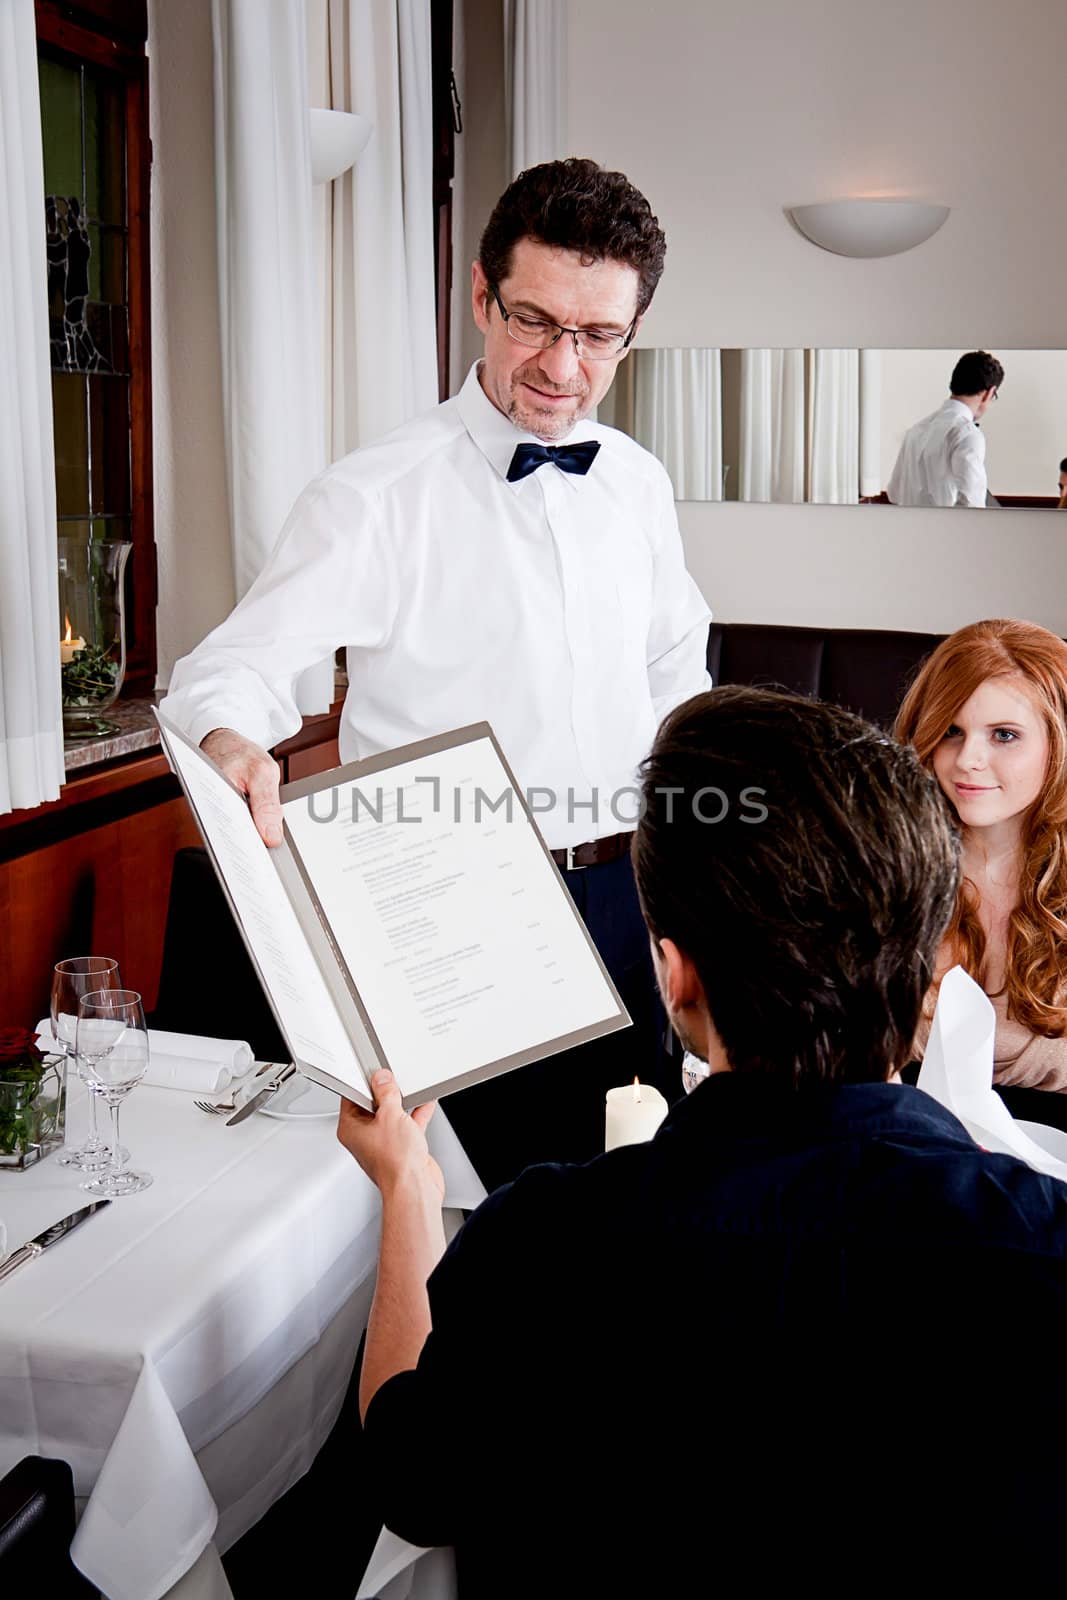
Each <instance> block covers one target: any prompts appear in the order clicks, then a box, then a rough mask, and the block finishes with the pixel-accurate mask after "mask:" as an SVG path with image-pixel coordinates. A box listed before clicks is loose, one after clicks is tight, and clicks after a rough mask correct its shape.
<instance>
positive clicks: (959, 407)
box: [941, 395, 978, 427]
mask: <svg viewBox="0 0 1067 1600" xmlns="http://www.w3.org/2000/svg"><path fill="white" fill-rule="evenodd" d="M941 409H942V411H954V412H956V413H958V415H959V416H961V417H966V418H967V421H968V422H974V425H975V427H977V426H978V424H977V422H975V419H974V412H973V411H972V410H971V408H970V406H969V405H967V404H966V403H965V402H964V401H963V400H957V399H956V398H955V396H954V395H950V396H949V398H948V399H947V400H946V401H945V403H944V405H943V406H942V407H941Z"/></svg>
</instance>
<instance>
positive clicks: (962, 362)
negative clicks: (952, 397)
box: [949, 350, 1004, 394]
mask: <svg viewBox="0 0 1067 1600" xmlns="http://www.w3.org/2000/svg"><path fill="white" fill-rule="evenodd" d="M1003 382H1004V368H1003V367H1002V366H1001V364H1000V362H999V361H998V360H997V358H996V356H991V355H990V354H989V351H988V350H968V352H967V354H966V355H965V356H960V359H959V360H958V361H957V362H956V365H955V366H954V367H953V369H952V377H951V379H950V380H949V392H950V393H951V394H981V393H982V390H983V389H999V388H1000V386H1001V384H1002V383H1003Z"/></svg>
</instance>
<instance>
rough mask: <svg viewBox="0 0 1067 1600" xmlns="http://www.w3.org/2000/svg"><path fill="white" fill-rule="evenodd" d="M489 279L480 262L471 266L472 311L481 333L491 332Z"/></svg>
mask: <svg viewBox="0 0 1067 1600" xmlns="http://www.w3.org/2000/svg"><path fill="white" fill-rule="evenodd" d="M489 296H490V290H489V279H488V278H487V277H486V275H485V271H484V269H483V267H482V264H481V262H480V261H475V262H473V263H472V264H471V310H472V311H473V312H474V322H475V326H476V327H477V329H478V331H479V332H480V333H488V332H489Z"/></svg>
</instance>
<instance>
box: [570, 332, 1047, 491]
mask: <svg viewBox="0 0 1067 1600" xmlns="http://www.w3.org/2000/svg"><path fill="white" fill-rule="evenodd" d="M961 354H962V352H960V351H958V350H713V349H695V350H644V349H638V350H633V351H631V353H630V358H629V360H627V361H624V362H623V363H622V364H621V366H620V368H619V371H618V373H617V375H616V378H615V382H614V384H613V386H612V388H611V390H610V392H609V394H608V395H607V397H606V399H605V400H603V401H602V402H601V404H600V407H599V411H598V416H599V420H600V421H601V422H604V423H607V424H608V426H610V427H616V428H621V429H622V430H623V432H625V433H628V434H630V435H631V436H632V437H633V438H635V439H636V440H637V441H638V443H639V444H643V445H644V446H645V448H646V449H648V450H651V451H652V453H653V454H654V455H656V456H658V457H659V458H660V460H661V461H662V462H663V464H664V466H665V467H666V469H667V471H668V473H669V474H670V477H671V481H672V482H673V484H674V492H675V496H676V498H677V499H679V500H748V501H762V502H781V503H785V504H794V505H795V504H803V503H809V504H818V505H856V504H859V503H864V502H868V503H875V504H889V499H888V496H887V494H886V490H887V488H888V485H889V483H890V479H891V478H892V477H893V469H894V466H895V464H896V462H897V458H898V456H899V455H900V451H901V446H902V444H903V441H904V437H905V435H906V434H907V433H908V431H909V429H911V428H913V427H914V426H915V425H916V424H918V423H923V424H925V425H927V426H928V431H929V434H930V438H931V441H932V442H931V446H930V447H931V448H933V442H936V446H937V448H938V449H940V450H941V451H942V454H943V457H944V464H943V466H939V467H937V468H936V471H937V472H938V473H940V475H941V480H942V482H941V483H940V484H937V483H935V485H934V489H933V492H932V493H931V492H930V491H929V490H928V489H926V488H924V489H922V490H921V491H920V490H913V489H909V490H901V489H899V488H898V490H897V497H898V499H902V497H903V494H904V493H908V494H910V495H912V496H914V498H912V499H910V500H909V503H911V504H924V505H927V504H936V503H946V504H960V505H963V504H968V503H973V497H975V496H976V489H975V484H976V482H977V483H978V486H979V491H980V489H981V488H982V487H984V488H985V491H986V505H987V506H997V505H1001V506H1010V507H1020V506H1024V507H1035V508H1050V509H1052V508H1055V507H1057V506H1059V505H1060V501H1061V498H1063V491H1062V490H1061V488H1060V485H1059V477H1060V462H1061V461H1062V460H1063V459H1064V458H1067V350H1007V351H1005V350H1000V351H998V352H997V358H998V359H999V361H1000V362H1001V364H1002V365H1003V368H1004V379H1003V382H1002V384H1001V385H1000V386H999V388H998V389H997V392H996V394H995V396H987V399H986V403H985V405H984V406H981V408H979V405H978V403H977V401H976V399H975V397H974V396H970V397H967V399H964V398H957V399H956V400H955V401H952V398H951V396H950V383H951V378H952V374H953V371H954V369H955V367H956V363H957V361H958V359H959V357H960V355H961ZM994 398H995V400H996V404H993V403H992V401H993V399H994ZM939 413H944V414H943V415H939ZM935 419H936V420H935ZM976 429H980V438H976V437H975V430H976ZM923 439H924V441H925V439H926V434H925V433H924V435H923ZM925 447H926V446H925V442H924V448H925ZM960 455H964V456H967V457H968V459H969V460H970V461H971V471H970V475H969V478H968V477H967V476H966V475H965V474H963V473H962V472H961V471H960V470H959V457H960ZM954 460H955V464H954V465H953V464H952V463H953V461H954ZM975 460H977V461H978V462H979V463H980V468H979V469H978V470H979V476H978V478H977V479H976V477H975V470H976V469H975V468H974V462H975ZM982 473H984V477H985V484H984V486H983V485H982V484H981V474H982ZM904 481H905V480H904V478H903V476H902V475H898V477H897V479H896V483H897V484H898V485H899V484H901V483H902V482H904ZM920 496H921V498H920ZM969 497H972V498H969ZM979 503H980V502H979ZM1064 509H1067V506H1065V507H1064Z"/></svg>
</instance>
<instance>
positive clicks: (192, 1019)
mask: <svg viewBox="0 0 1067 1600" xmlns="http://www.w3.org/2000/svg"><path fill="white" fill-rule="evenodd" d="M149 1020H150V1022H151V1025H152V1027H154V1028H167V1029H170V1030H171V1031H172V1032H174V1033H196V1034H200V1035H203V1036H206V1037H207V1038H216V1039H247V1040H248V1043H249V1044H250V1045H251V1046H252V1054H253V1055H254V1056H255V1058H256V1060H257V1061H288V1059H289V1050H288V1046H287V1045H286V1044H285V1042H284V1041H283V1039H282V1036H281V1033H280V1032H279V1030H278V1024H277V1023H276V1022H275V1020H274V1013H273V1012H272V1011H271V1009H270V1006H269V1005H268V1004H267V1001H266V999H265V997H264V994H263V989H262V986H261V984H260V981H259V979H258V977H257V976H256V969H255V967H254V966H253V965H252V961H251V958H250V957H249V954H248V951H247V950H246V949H245V947H244V941H243V940H242V938H241V935H240V934H239V933H238V931H237V924H236V922H235V921H234V918H233V913H232V912H231V910H230V907H229V903H228V901H227V899H226V896H225V894H224V893H223V891H222V888H221V886H220V884H219V880H218V878H217V877H216V876H215V869H214V868H213V867H212V865H211V861H210V860H209V858H208V853H207V851H206V850H203V849H196V848H193V847H190V848H188V849H185V850H179V851H178V852H177V854H176V855H175V857H174V874H173V876H172V878H171V884H170V900H169V902H168V905H167V926H166V930H165V933H164V936H163V964H162V968H161V971H160V979H159V997H158V999H157V1002H156V1009H155V1011H154V1012H153V1013H152V1016H151V1018H150V1019H149Z"/></svg>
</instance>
